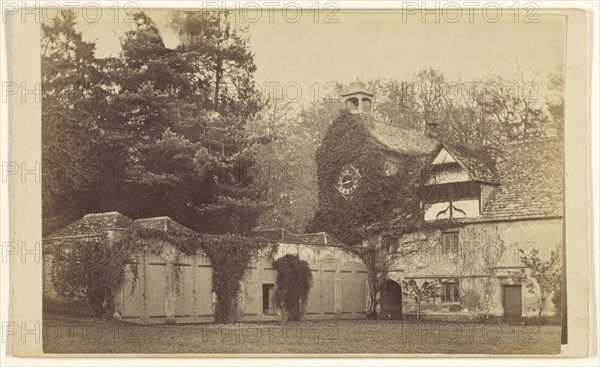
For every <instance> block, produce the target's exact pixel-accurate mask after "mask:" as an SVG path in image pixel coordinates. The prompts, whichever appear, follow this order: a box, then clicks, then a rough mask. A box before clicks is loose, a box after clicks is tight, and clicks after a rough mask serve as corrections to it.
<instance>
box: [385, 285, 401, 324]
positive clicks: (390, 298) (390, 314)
mask: <svg viewBox="0 0 600 367" xmlns="http://www.w3.org/2000/svg"><path fill="white" fill-rule="evenodd" d="M380 317H381V319H382V320H400V319H401V318H402V287H400V284H398V283H397V282H395V281H393V280H387V281H386V282H385V295H384V296H383V297H382V298H381V315H380Z"/></svg>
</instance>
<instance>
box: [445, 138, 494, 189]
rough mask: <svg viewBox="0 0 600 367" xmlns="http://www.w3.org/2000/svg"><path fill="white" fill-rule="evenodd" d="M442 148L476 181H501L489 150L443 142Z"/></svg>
mask: <svg viewBox="0 0 600 367" xmlns="http://www.w3.org/2000/svg"><path fill="white" fill-rule="evenodd" d="M442 148H445V149H446V150H447V151H448V153H450V154H451V155H452V156H453V157H454V159H456V161H457V162H458V163H459V164H460V165H461V166H462V167H463V168H464V169H465V170H466V171H467V173H468V174H469V176H470V177H471V179H473V180H474V181H481V182H487V183H499V181H498V175H497V172H496V165H495V162H494V159H493V158H492V155H491V154H490V153H489V152H487V151H485V150H483V149H470V148H467V147H462V146H459V145H454V144H448V143H443V144H441V145H440V148H439V149H442Z"/></svg>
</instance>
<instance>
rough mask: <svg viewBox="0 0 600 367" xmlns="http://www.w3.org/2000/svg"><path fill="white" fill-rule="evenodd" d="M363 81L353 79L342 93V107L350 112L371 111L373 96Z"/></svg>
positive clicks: (369, 112)
mask: <svg viewBox="0 0 600 367" xmlns="http://www.w3.org/2000/svg"><path fill="white" fill-rule="evenodd" d="M374 96H375V95H374V94H373V93H371V92H370V91H369V90H368V89H367V87H366V86H365V84H364V83H362V82H359V81H358V80H357V81H355V82H354V83H352V84H351V85H350V88H348V90H347V91H346V93H344V94H342V95H341V97H342V102H343V103H344V107H346V109H348V110H349V111H350V112H352V113H368V114H371V113H373V97H374Z"/></svg>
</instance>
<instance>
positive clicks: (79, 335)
mask: <svg viewBox="0 0 600 367" xmlns="http://www.w3.org/2000/svg"><path fill="white" fill-rule="evenodd" d="M43 338H44V339H43V342H44V351H45V352H46V353H209V354H222V353H277V354H281V353H293V354H322V353H468V354H555V353H558V352H559V351H560V327H559V326H537V325H504V324H478V323H442V322H436V323H434V322H428V323H416V322H408V321H379V320H326V321H299V322H286V323H283V322H282V323H279V322H276V323H273V322H272V323H233V324H224V325H220V324H188V325H137V324H131V323H125V322H119V321H114V320H100V319H97V318H92V317H86V316H83V315H77V316H67V315H64V314H58V313H46V314H44V327H43Z"/></svg>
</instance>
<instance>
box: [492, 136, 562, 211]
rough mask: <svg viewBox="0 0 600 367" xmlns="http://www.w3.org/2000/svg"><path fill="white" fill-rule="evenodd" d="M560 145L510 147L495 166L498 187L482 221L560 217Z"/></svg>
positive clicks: (545, 142) (555, 142) (543, 143)
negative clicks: (484, 219) (487, 219)
mask: <svg viewBox="0 0 600 367" xmlns="http://www.w3.org/2000/svg"><path fill="white" fill-rule="evenodd" d="M563 151H564V149H563V145H562V142H561V141H560V140H558V139H553V140H541V141H530V142H521V143H518V144H513V145H510V146H509V147H508V148H507V149H505V150H504V152H503V153H501V154H500V155H499V157H498V162H497V164H496V167H497V170H498V177H499V180H500V185H499V186H498V187H497V188H496V189H495V190H494V191H493V192H492V195H491V196H490V199H489V202H488V203H487V205H486V206H485V207H484V208H483V210H482V213H481V217H482V218H507V219H519V218H533V217H560V216H562V215H563V200H564V199H563V185H564V184H563V176H564V173H563V170H564V164H563V157H564V154H563Z"/></svg>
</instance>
